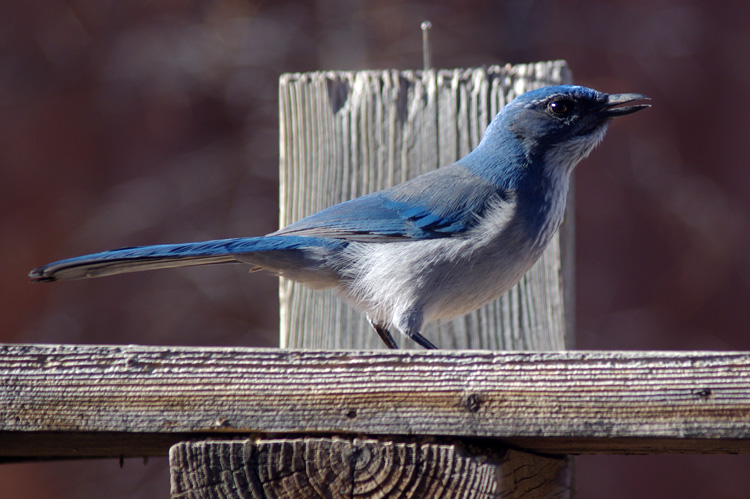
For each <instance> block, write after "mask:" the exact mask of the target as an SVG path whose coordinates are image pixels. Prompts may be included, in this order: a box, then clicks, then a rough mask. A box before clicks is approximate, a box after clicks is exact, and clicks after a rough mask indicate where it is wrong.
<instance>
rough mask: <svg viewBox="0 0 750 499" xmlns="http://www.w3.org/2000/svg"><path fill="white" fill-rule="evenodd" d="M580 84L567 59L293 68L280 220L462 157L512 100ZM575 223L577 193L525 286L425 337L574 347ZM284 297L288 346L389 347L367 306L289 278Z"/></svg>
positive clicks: (286, 90) (498, 346)
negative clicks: (365, 312) (465, 65)
mask: <svg viewBox="0 0 750 499" xmlns="http://www.w3.org/2000/svg"><path fill="white" fill-rule="evenodd" d="M571 81H572V77H571V75H570V72H569V70H568V68H567V65H566V64H565V62H564V61H554V62H546V63H536V64H521V65H517V66H510V65H508V66H503V67H499V66H490V67H488V68H477V69H456V70H436V71H427V72H422V71H395V70H384V71H360V72H318V73H303V74H286V75H283V76H282V77H281V80H280V85H279V94H280V108H281V116H280V129H281V130H280V141H281V158H280V161H281V165H280V181H281V189H280V226H282V227H283V226H285V225H287V224H289V223H291V222H294V221H296V220H299V219H300V218H303V217H305V216H307V215H310V214H312V213H315V212H317V211H319V210H321V209H323V208H326V207H328V206H331V205H333V204H336V203H339V202H342V201H346V200H348V199H352V198H354V197H357V196H361V195H363V194H367V193H370V192H373V191H376V190H380V189H383V188H386V187H390V186H392V185H394V184H397V183H400V182H403V181H405V180H407V179H410V178H412V177H415V176H417V175H419V174H421V173H424V172H427V171H430V170H433V169H435V168H439V167H440V166H444V165H448V164H451V163H453V162H454V161H456V160H458V159H460V158H461V157H463V156H465V155H466V154H467V153H469V152H470V151H471V150H472V149H473V148H474V147H476V145H477V144H478V143H479V141H480V139H481V138H482V135H483V134H484V130H485V128H486V126H487V125H488V124H489V122H490V121H491V120H492V118H493V117H494V116H495V114H497V112H498V111H499V110H500V109H501V108H502V106H503V105H505V104H506V103H507V102H509V101H510V100H512V99H513V98H515V97H516V96H518V95H520V94H522V93H524V92H527V91H529V90H532V89H534V88H538V87H543V86H546V85H556V84H561V83H570V82H571ZM571 194H572V193H571ZM571 198H572V196H571ZM572 222H573V213H572V201H569V204H568V211H567V213H566V216H565V223H564V224H563V226H562V228H561V230H560V236H555V238H554V239H553V240H552V242H551V243H550V247H549V248H548V250H547V252H546V253H545V254H544V256H543V257H542V259H541V260H540V261H539V262H538V263H537V265H535V266H534V268H532V269H531V271H529V273H528V274H527V275H526V276H525V277H524V278H523V279H522V280H521V282H520V283H519V284H518V285H517V286H516V287H514V288H513V289H512V290H510V291H509V292H508V293H507V294H506V295H505V296H504V297H502V298H500V299H499V300H497V301H495V302H493V303H490V304H488V305H486V306H485V307H483V308H481V309H479V310H477V311H476V312H473V313H471V314H468V315H466V316H463V317H459V318H457V319H454V320H453V321H449V322H444V323H441V324H433V325H430V326H428V327H427V328H426V330H425V331H424V335H425V336H426V337H427V338H428V339H429V340H431V341H432V342H433V343H435V344H436V345H437V346H438V347H440V348H444V349H445V348H450V349H489V350H564V349H566V348H571V347H572V344H573V337H572V331H573V326H574V324H573V322H572V321H573V317H574V313H573V310H574V307H573V265H572V256H573V255H572V253H573V252H572V242H573V237H572V234H573V223H572ZM280 298H281V345H282V347H298V348H324V349H335V348H354V349H360V348H365V349H373V348H383V344H382V342H381V341H380V338H378V336H377V335H376V334H374V333H373V332H372V330H371V328H370V326H369V324H368V323H367V321H366V320H365V318H364V317H363V316H362V314H360V313H358V312H357V311H355V310H353V309H352V308H351V307H349V306H348V305H346V304H344V303H342V302H341V301H340V300H338V299H337V298H336V297H335V296H334V295H333V293H332V292H330V291H322V292H320V291H311V290H309V289H307V288H305V287H304V286H302V285H300V284H297V283H294V282H291V281H288V280H284V279H282V280H281V285H280ZM394 334H395V332H394ZM396 341H398V342H399V344H400V345H402V347H404V348H416V347H415V345H413V344H411V342H408V341H403V339H399V338H398V337H396Z"/></svg>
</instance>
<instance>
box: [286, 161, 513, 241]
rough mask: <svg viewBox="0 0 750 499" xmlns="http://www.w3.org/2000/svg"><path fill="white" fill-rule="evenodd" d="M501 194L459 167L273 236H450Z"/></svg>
mask: <svg viewBox="0 0 750 499" xmlns="http://www.w3.org/2000/svg"><path fill="white" fill-rule="evenodd" d="M503 198H504V192H503V191H502V190H500V189H498V187H497V186H496V185H494V184H492V183H491V182H488V181H486V180H484V179H482V178H480V177H478V176H476V175H473V174H471V173H470V172H468V171H467V170H466V169H465V168H464V167H462V166H460V165H451V166H449V167H446V168H442V169H440V170H435V171H433V172H430V173H428V174H425V175H421V176H419V177H416V178H415V179H413V180H411V181H408V182H405V183H403V184H400V185H398V186H396V187H392V188H390V189H386V190H383V191H379V192H375V193H373V194H368V195H365V196H362V197H359V198H356V199H352V200H351V201H345V202H343V203H340V204H337V205H334V206H331V207H330V208H326V209H324V210H322V211H320V212H318V213H316V214H314V215H310V216H309V217H307V218H304V219H302V220H300V221H298V222H295V223H293V224H291V225H289V226H287V227H285V228H283V229H281V230H279V231H278V232H275V233H274V234H290V235H292V234H294V235H305V236H316V237H334V238H340V239H347V240H355V241H357V240H358V241H373V240H380V241H382V240H388V239H395V240H399V239H403V238H407V239H433V238H439V237H451V236H456V235H460V234H461V233H463V232H465V231H467V230H469V229H470V228H472V227H474V226H475V225H476V224H477V222H478V220H479V218H480V217H481V215H482V214H483V213H484V212H485V210H486V209H487V207H488V206H490V205H497V204H498V202H502V200H503Z"/></svg>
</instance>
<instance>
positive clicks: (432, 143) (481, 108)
mask: <svg viewBox="0 0 750 499" xmlns="http://www.w3.org/2000/svg"><path fill="white" fill-rule="evenodd" d="M570 82H571V75H570V72H569V71H568V68H567V65H566V64H565V62H564V61H555V62H549V63H537V64H529V65H518V66H510V65H507V66H504V67H498V66H492V67H489V68H479V69H467V70H437V71H436V70H430V71H424V72H422V71H395V70H385V71H362V72H317V73H305V74H287V75H283V76H282V77H281V79H280V85H279V94H280V181H281V186H280V225H281V226H282V227H283V226H285V225H287V224H289V223H291V222H293V221H295V220H298V219H300V218H303V217H304V216H307V215H310V214H312V213H315V212H317V211H319V210H321V209H323V208H326V207H327V206H330V205H333V204H335V203H339V202H341V201H345V200H347V199H351V198H354V197H357V196H361V195H363V194H367V193H369V192H373V191H376V190H380V189H383V188H386V187H390V186H392V185H394V184H397V183H400V182H403V181H405V180H407V179H409V178H412V177H414V176H416V175H419V174H421V173H424V172H426V171H430V170H433V169H435V168H438V167H440V166H443V165H448V164H451V163H453V162H454V161H456V160H458V159H460V158H461V157H463V156H464V155H466V154H467V153H469V152H470V151H471V150H472V149H473V148H474V147H476V145H477V144H478V143H479V141H480V139H481V138H482V135H483V133H484V130H485V128H486V126H487V125H488V124H489V122H490V121H491V119H492V118H493V117H494V116H495V114H497V112H498V111H499V110H500V109H501V108H502V106H503V105H504V104H505V103H507V102H509V101H510V100H512V99H513V98H514V97H516V96H517V95H520V94H522V93H524V92H526V91H528V90H531V89H533V88H538V87H542V86H547V85H554V84H561V83H570ZM570 206H572V203H570ZM565 219H566V223H565V224H564V226H563V228H562V229H561V230H562V232H563V233H565V235H564V236H562V237H561V236H555V238H554V239H553V241H552V243H551V244H550V247H549V249H548V250H547V251H546V252H545V254H544V256H543V257H542V259H541V260H540V261H539V262H538V263H537V265H535V266H534V268H533V269H532V270H531V271H530V272H529V273H528V274H527V275H526V276H525V277H524V278H523V279H522V281H521V282H520V283H519V284H518V285H517V286H516V287H514V288H513V289H512V290H511V291H509V292H508V293H507V294H506V295H505V296H504V297H502V298H501V299H499V300H497V301H495V302H493V303H490V304H488V305H486V306H485V307H483V308H481V309H480V310H477V311H476V312H473V313H471V314H469V315H467V316H464V317H460V318H457V319H454V320H453V321H449V322H444V323H441V324H434V325H430V326H428V327H427V328H426V329H425V331H423V333H424V334H425V336H426V337H427V338H428V339H430V340H431V341H432V342H433V343H435V344H436V345H438V347H440V348H443V349H502V350H563V349H565V348H566V347H570V346H571V345H572V331H573V322H572V317H573V306H572V296H573V294H572V289H573V287H572V282H573V280H572V276H573V267H572V254H571V253H572V252H570V251H569V252H568V253H567V254H566V253H564V252H565V250H570V249H571V245H572V240H573V238H572V230H573V229H572V220H573V217H572V212H571V211H568V212H567V213H566V217H565ZM280 302H281V307H280V310H281V331H280V334H281V345H282V347H291V348H322V349H327V350H330V349H341V348H349V349H351V348H355V349H373V348H383V345H382V343H381V341H380V339H379V337H378V336H377V335H376V334H375V333H374V332H373V331H372V330H371V329H370V326H369V325H368V324H367V321H366V320H365V318H364V317H363V316H362V315H361V314H359V313H358V312H357V311H355V310H354V309H352V308H351V307H349V306H348V305H346V304H345V303H342V302H341V301H339V300H338V299H337V298H336V297H335V296H334V295H333V293H332V292H325V291H324V292H320V291H311V290H309V289H306V288H305V287H304V286H302V285H299V284H297V283H294V282H291V281H287V280H283V279H282V281H281V283H280ZM397 341H399V343H400V344H401V345H403V346H404V347H406V348H414V345H411V344H410V343H409V342H407V341H404V339H403V338H401V339H397ZM476 403H477V405H479V404H480V402H479V401H476ZM467 404H469V405H471V404H472V402H471V400H469V401H468V402H467ZM353 417H356V416H353ZM325 442H328V441H327V440H326V441H325ZM336 442H338V444H337V445H329V443H326V445H328V447H326V450H325V451H323V452H321V451H317V450H314V451H311V450H309V449H310V448H311V445H312V444H311V442H310V441H309V440H307V439H288V440H281V441H280V442H278V443H274V444H267V442H263V441H261V442H258V443H257V444H253V443H250V442H245V443H235V444H233V445H225V443H222V442H213V443H210V442H209V443H206V444H202V443H186V444H183V445H181V446H177V447H175V448H173V449H172V453H171V457H172V465H173V492H174V491H175V490H182V491H196V490H198V491H206V490H207V489H211V490H212V491H213V492H211V493H210V494H207V495H205V497H225V496H226V497H235V496H234V495H232V494H230V493H228V492H226V490H225V487H229V488H230V489H231V488H232V487H248V490H255V488H256V486H255V485H253V484H254V483H255V482H254V481H253V480H255V478H252V477H254V476H255V474H257V473H261V472H263V470H266V469H274V470H276V471H277V472H278V473H279V476H282V477H290V478H289V479H288V480H282V479H280V481H279V482H277V483H276V482H273V480H271V482H272V483H275V484H276V485H278V487H276V485H275V486H274V491H275V493H276V492H278V491H280V490H284V491H286V492H284V493H283V494H282V495H284V496H285V497H299V498H307V497H310V498H312V497H321V496H323V497H328V496H330V497H339V496H341V497H351V496H352V494H353V492H354V491H357V490H359V489H358V486H359V485H361V484H360V482H359V480H362V479H363V477H365V478H367V480H365V482H366V483H365V485H366V486H370V482H372V483H374V484H375V487H374V488H373V493H372V496H373V497H381V494H382V495H383V496H385V495H387V492H388V491H389V490H391V489H393V491H401V492H400V494H399V495H398V496H397V497H433V496H436V495H437V496H440V497H446V498H448V497H450V498H454V497H456V498H457V497H466V498H483V497H496V496H500V495H502V496H503V497H553V496H554V497H561V498H562V497H568V496H569V495H570V489H571V474H570V459H569V458H567V457H564V456H561V457H542V456H538V455H533V454H529V453H521V452H515V451H514V452H511V453H510V454H506V457H505V458H504V459H498V458H497V457H496V456H493V455H491V454H492V453H488V452H487V451H486V449H485V450H479V451H475V452H474V454H471V453H468V454H467V453H466V452H457V450H456V448H455V446H453V445H448V446H443V445H439V444H436V443H434V442H432V441H424V442H422V441H419V439H417V441H416V443H414V442H411V441H410V442H411V443H410V442H405V441H404V440H403V439H402V438H400V437H395V438H394V439H393V440H391V441H387V442H381V443H377V445H376V444H366V445H365V447H362V445H361V444H360V443H359V441H356V440H337V441H336ZM320 445H321V441H317V440H316V441H315V444H314V445H312V447H313V448H316V449H317V448H318V447H319V446H320ZM414 445H416V447H413V446H414ZM198 447H199V448H200V452H199V451H198V450H197V448H198ZM408 449H410V450H411V451H412V454H408V453H407V454H408V455H410V456H412V457H411V458H409V459H405V460H399V459H395V460H394V456H398V455H402V454H400V452H402V451H404V452H405V451H406V450H408ZM420 453H424V455H429V456H439V457H436V458H435V460H434V461H429V460H427V461H425V460H422V461H420V460H419V459H417V458H416V457H414V456H416V455H422V454H420ZM196 455H199V456H200V457H199V458H196V459H193V458H192V457H191V456H196ZM364 455H367V456H379V458H378V459H375V458H374V459H373V461H372V462H373V463H375V464H373V465H372V466H374V469H375V470H383V473H384V476H385V477H386V479H385V480H384V481H383V482H379V481H378V480H370V479H369V478H373V475H371V474H370V473H372V472H371V471H366V472H365V473H364V474H358V473H356V470H359V469H360V467H364V469H365V470H368V466H370V461H369V458H368V459H366V460H365V461H362V456H364ZM237 456H244V457H243V458H242V459H240V458H238V457H237ZM249 456H256V457H252V458H251V457H249ZM410 459H411V460H410ZM193 461H195V462H193ZM415 462H417V463H420V464H419V465H418V466H416V467H415V465H414V463H415ZM211 463H213V464H216V463H219V464H218V465H216V466H214V465H212V464H211ZM229 463H234V464H232V466H229V467H227V466H225V465H227V464H229ZM482 463H492V464H482ZM188 470H198V473H197V474H195V473H193V474H191V473H190V472H189V471H188ZM207 470H210V472H209V471H207ZM457 470H458V471H457ZM236 473H239V474H240V475H241V476H242V477H245V478H243V479H242V480H237V479H234V478H230V479H229V480H228V481H227V483H230V482H231V483H232V484H234V485H221V486H219V485H217V484H218V483H219V482H221V480H220V479H219V477H225V478H226V477H229V476H235V474H236ZM404 476H407V477H409V478H408V480H406V482H405V483H401V479H402V477H404ZM196 477H197V478H196ZM247 477H251V478H247ZM291 477H293V478H291ZM433 477H440V478H438V479H435V478H433ZM446 477H459V478H458V479H457V480H454V479H453V478H451V479H443V478H446ZM240 482H241V483H242V484H243V485H237V484H238V483H240ZM454 482H455V483H454ZM265 483H268V481H266V482H265ZM288 483H293V484H294V486H293V487H291V488H289V485H288ZM179 484H182V485H185V486H186V487H185V488H179V487H178V485H179ZM175 487H178V489H175ZM218 488H222V492H221V493H218V492H217V490H218ZM227 490H228V489H227ZM233 490H234V489H233ZM237 490H238V489H237ZM258 490H260V489H258ZM321 491H324V492H321ZM529 491H533V493H532V492H529ZM212 494H216V495H212ZM253 494H254V493H253ZM239 496H240V495H237V497H239ZM365 496H367V494H366V495H365ZM180 497H182V496H180ZM184 497H204V496H199V495H190V494H187V495H185V496H184ZM252 497H265V496H264V495H257V496H256V495H252Z"/></svg>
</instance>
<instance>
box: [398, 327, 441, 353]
mask: <svg viewBox="0 0 750 499" xmlns="http://www.w3.org/2000/svg"><path fill="white" fill-rule="evenodd" d="M404 335H406V337H407V338H409V339H411V340H413V341H415V342H417V343H419V344H420V345H422V347H424V348H426V349H428V350H437V347H436V346H435V345H433V344H432V342H431V341H430V340H428V339H427V338H425V337H424V336H422V335H421V334H419V333H416V332H414V331H406V332H404Z"/></svg>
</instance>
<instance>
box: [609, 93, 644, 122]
mask: <svg viewBox="0 0 750 499" xmlns="http://www.w3.org/2000/svg"><path fill="white" fill-rule="evenodd" d="M637 100H651V99H650V98H649V97H646V96H645V95H642V94H611V95H609V97H608V98H607V103H606V104H604V105H603V106H602V111H601V112H602V114H604V115H606V116H607V117H610V118H614V117H617V116H625V115H626V114H632V113H635V112H636V111H640V110H641V109H646V108H647V107H651V104H635V105H633V106H622V107H615V106H620V105H621V104H627V103H629V102H633V101H637Z"/></svg>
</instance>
